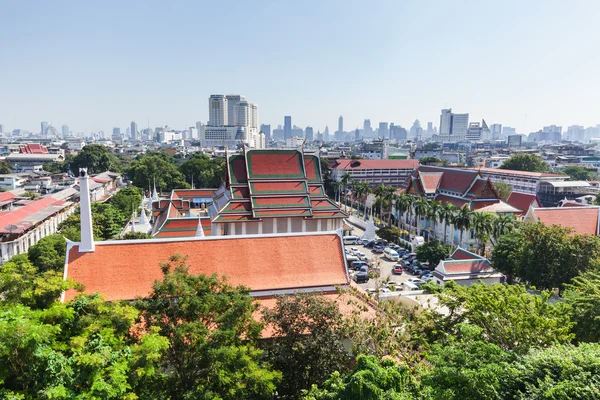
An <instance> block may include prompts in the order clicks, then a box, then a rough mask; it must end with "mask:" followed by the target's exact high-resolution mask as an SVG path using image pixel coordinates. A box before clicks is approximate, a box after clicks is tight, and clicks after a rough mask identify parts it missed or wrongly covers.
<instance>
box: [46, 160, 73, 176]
mask: <svg viewBox="0 0 600 400" xmlns="http://www.w3.org/2000/svg"><path fill="white" fill-rule="evenodd" d="M42 168H43V169H44V171H46V172H50V173H52V174H60V173H62V172H67V170H66V169H67V168H66V163H64V162H58V161H51V162H47V163H45V164H44V165H43V167H42Z"/></svg>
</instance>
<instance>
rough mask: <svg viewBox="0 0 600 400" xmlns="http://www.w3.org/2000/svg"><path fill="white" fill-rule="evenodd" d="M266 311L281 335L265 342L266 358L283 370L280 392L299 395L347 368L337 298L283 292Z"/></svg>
mask: <svg viewBox="0 0 600 400" xmlns="http://www.w3.org/2000/svg"><path fill="white" fill-rule="evenodd" d="M263 314H264V321H265V324H267V325H268V326H270V327H271V328H272V329H273V332H274V335H275V337H277V340H274V341H273V342H272V343H270V344H268V345H267V346H265V358H266V359H267V360H269V361H270V363H271V364H272V365H273V367H274V368H275V369H277V370H280V371H281V372H282V373H283V380H282V382H281V385H280V386H279V387H278V393H279V394H283V395H285V396H289V397H290V398H296V397H297V396H298V395H299V393H300V391H301V390H302V389H308V388H310V386H311V384H321V383H322V382H323V381H324V380H325V379H327V377H329V375H331V373H333V372H334V371H340V372H344V371H345V370H346V369H347V361H348V356H347V354H346V351H345V350H344V346H343V344H342V334H341V333H342V327H343V321H342V314H341V313H340V311H339V309H338V306H337V304H336V303H335V302H332V301H329V300H327V299H325V298H324V297H323V296H319V295H314V294H306V293H303V294H302V293H299V294H295V295H289V296H280V297H278V298H277V303H276V305H275V307H273V309H264V310H263Z"/></svg>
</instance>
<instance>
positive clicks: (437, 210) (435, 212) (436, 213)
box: [427, 201, 444, 240]
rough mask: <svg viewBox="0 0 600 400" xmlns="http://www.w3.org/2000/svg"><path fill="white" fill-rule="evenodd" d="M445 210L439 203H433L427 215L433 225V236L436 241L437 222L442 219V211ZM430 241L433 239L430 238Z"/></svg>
mask: <svg viewBox="0 0 600 400" xmlns="http://www.w3.org/2000/svg"><path fill="white" fill-rule="evenodd" d="M443 208H444V207H443V206H442V205H441V204H440V203H438V202H437V201H432V202H430V203H429V212H428V213H427V217H428V218H429V219H430V220H431V221H432V223H433V230H432V235H433V238H434V239H436V228H437V222H438V220H439V219H441V215H442V213H443V211H442V209H443ZM428 239H429V240H431V237H430V236H429V237H428Z"/></svg>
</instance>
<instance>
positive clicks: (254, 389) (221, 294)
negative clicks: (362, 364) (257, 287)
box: [136, 255, 280, 400]
mask: <svg viewBox="0 0 600 400" xmlns="http://www.w3.org/2000/svg"><path fill="white" fill-rule="evenodd" d="M161 268H162V271H163V280H161V281H155V282H154V285H153V291H152V294H151V295H150V297H149V298H147V299H144V300H139V301H137V302H136V305H137V307H138V308H139V309H140V310H142V316H143V321H144V325H145V329H146V330H147V331H153V330H155V329H156V330H157V332H158V333H159V334H161V335H162V336H163V337H166V338H168V339H169V346H168V349H167V351H166V353H165V354H164V356H163V357H162V359H161V361H160V364H161V370H162V371H163V372H162V378H161V380H160V383H161V384H160V385H159V386H157V387H155V388H154V390H155V391H156V392H155V394H154V396H155V397H154V398H176V399H213V398H219V399H224V400H227V399H231V400H233V399H241V398H272V396H273V393H274V391H275V383H276V382H277V380H278V378H279V377H280V374H279V373H277V372H273V371H271V370H269V369H268V368H266V366H263V365H262V364H261V363H260V357H261V355H262V352H261V351H260V350H258V349H257V348H256V347H255V346H254V343H255V342H256V340H257V339H258V337H259V335H260V332H261V330H262V325H261V324H260V323H258V322H256V321H255V320H254V319H253V317H252V313H253V312H254V311H255V310H256V307H257V306H256V304H255V303H254V300H253V299H252V298H251V297H250V296H249V294H248V293H249V289H247V288H244V287H233V286H231V285H230V284H228V283H227V282H225V281H222V280H220V279H218V278H217V277H216V276H215V275H213V276H205V275H200V276H194V275H190V274H189V272H188V268H187V266H186V264H185V259H184V258H183V257H180V256H178V255H175V256H172V257H171V258H170V262H168V263H165V264H162V265H161Z"/></svg>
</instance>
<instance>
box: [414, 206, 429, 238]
mask: <svg viewBox="0 0 600 400" xmlns="http://www.w3.org/2000/svg"><path fill="white" fill-rule="evenodd" d="M413 208H414V211H415V217H416V219H417V221H416V225H417V236H418V235H419V225H420V223H419V222H420V219H421V217H425V216H426V215H427V214H428V213H429V209H430V206H429V201H428V200H427V199H425V198H423V197H418V198H417V199H416V200H415V202H414V203H413Z"/></svg>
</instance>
